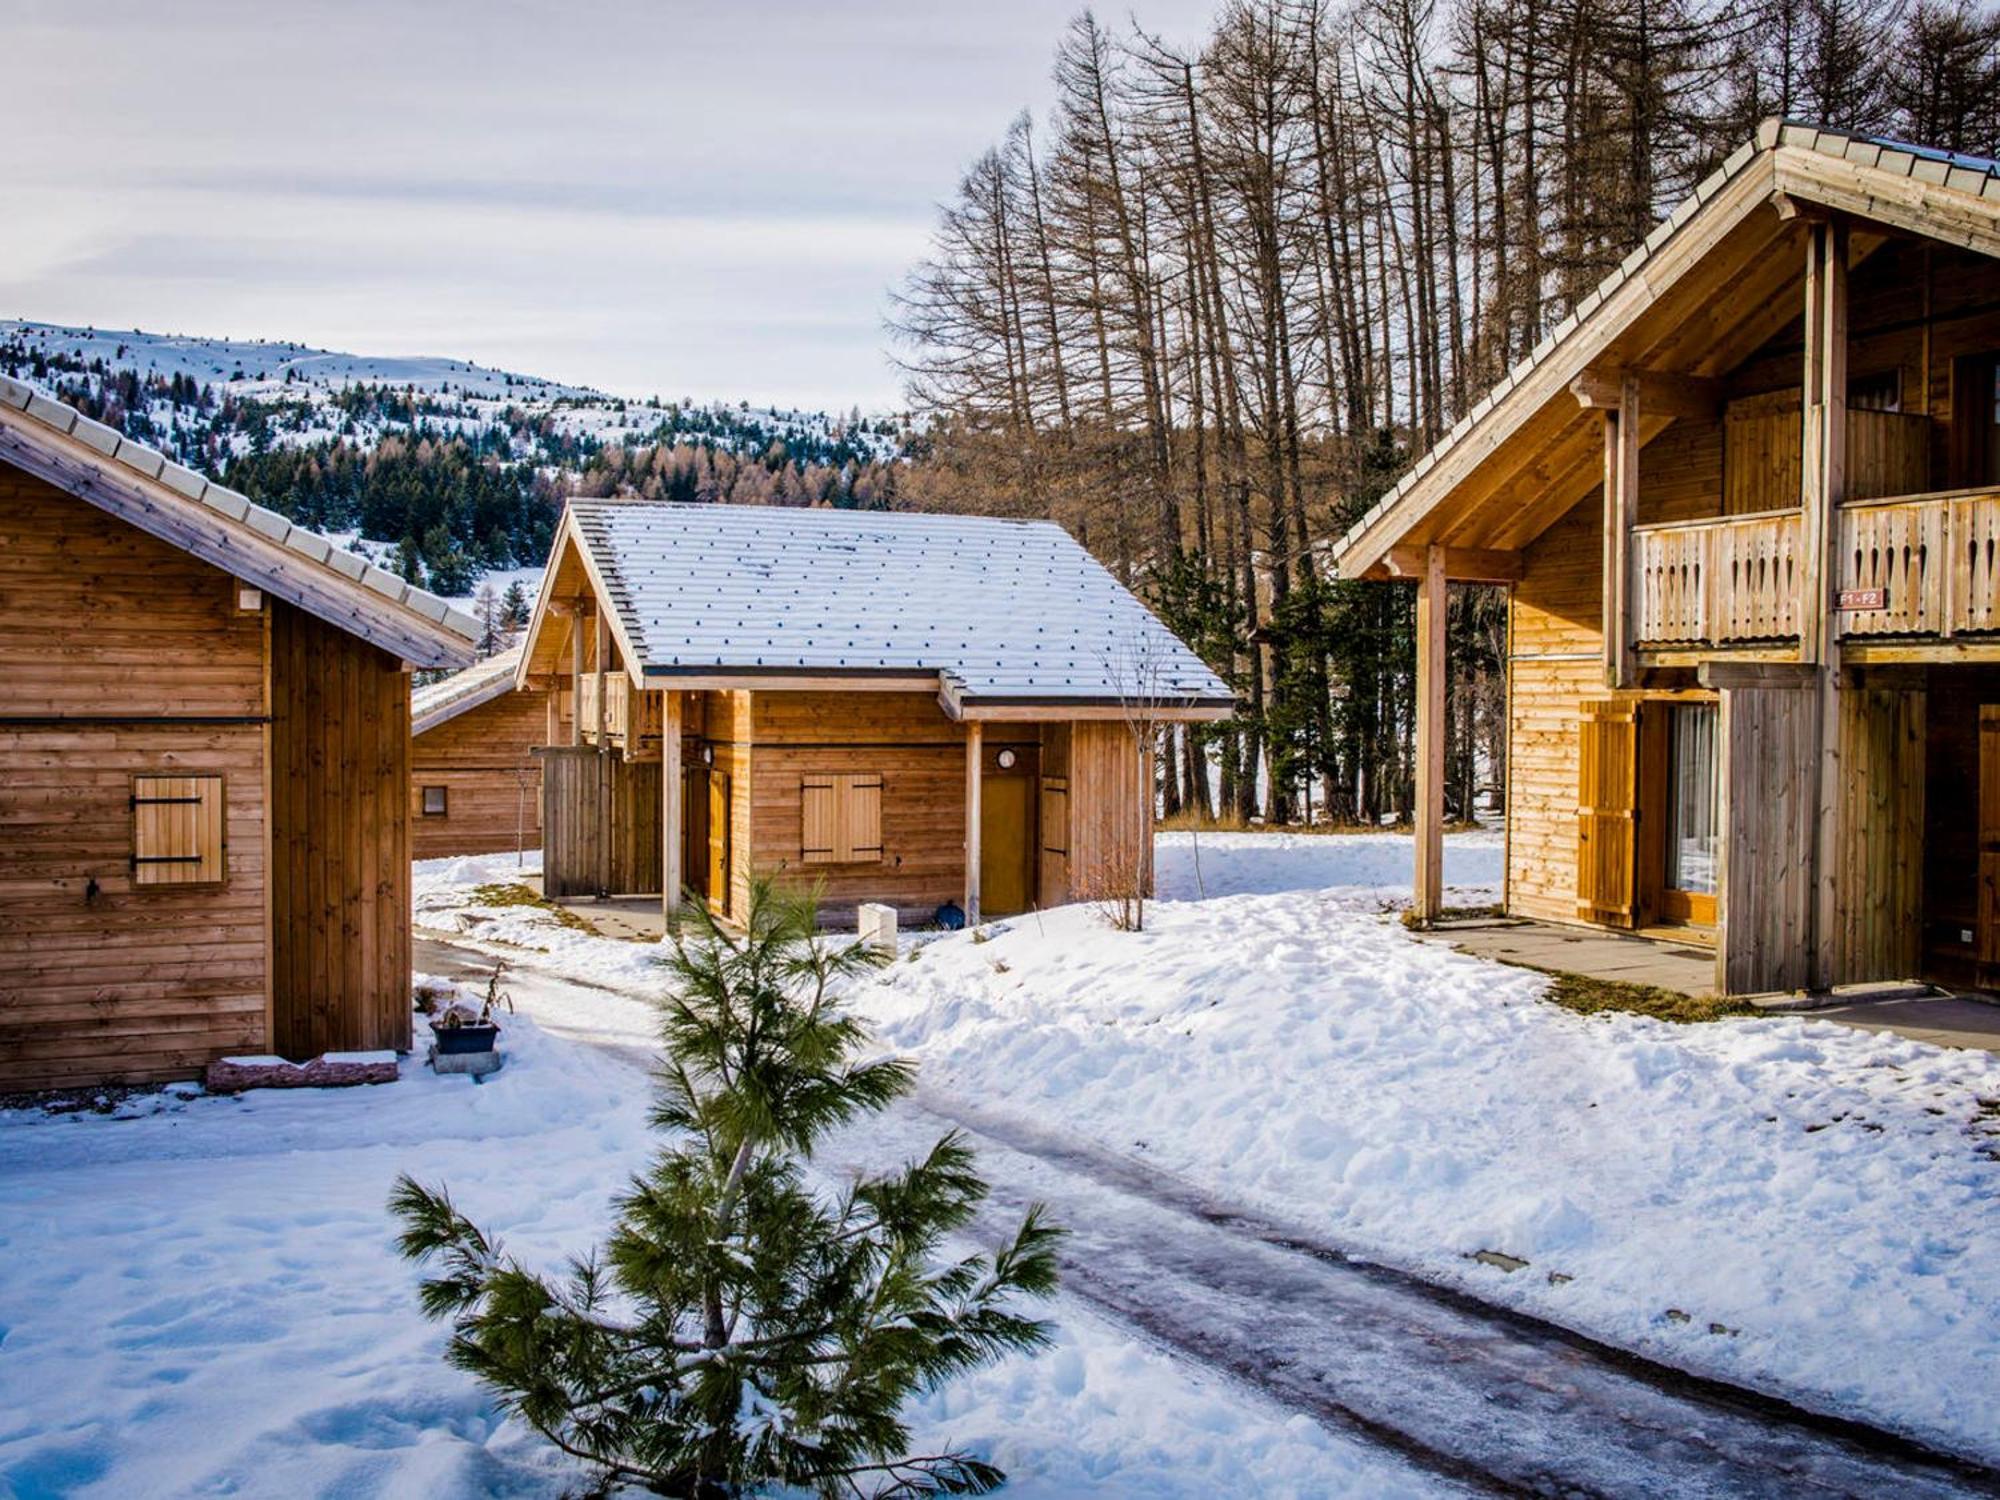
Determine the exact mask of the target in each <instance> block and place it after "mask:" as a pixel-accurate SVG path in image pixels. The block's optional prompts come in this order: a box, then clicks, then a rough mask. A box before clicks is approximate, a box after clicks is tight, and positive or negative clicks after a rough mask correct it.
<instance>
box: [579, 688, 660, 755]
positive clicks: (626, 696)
mask: <svg viewBox="0 0 2000 1500" xmlns="http://www.w3.org/2000/svg"><path fill="white" fill-rule="evenodd" d="M576 685H577V695H576V707H577V723H578V726H579V728H580V730H581V734H580V736H579V737H580V739H581V741H582V743H584V744H586V745H594V744H596V743H597V674H596V673H595V672H585V673H584V674H583V675H582V676H581V677H579V678H578V679H577V683H576ZM604 738H605V741H606V743H608V744H611V745H615V746H617V747H618V748H619V749H620V750H621V751H623V752H624V756H625V759H627V760H642V759H643V760H650V759H652V758H653V757H654V756H655V755H657V754H658V753H659V748H660V695H659V694H658V693H639V692H634V691H633V690H632V679H631V678H629V677H627V676H626V675H625V674H624V673H623V672H607V673H605V674H604Z"/></svg>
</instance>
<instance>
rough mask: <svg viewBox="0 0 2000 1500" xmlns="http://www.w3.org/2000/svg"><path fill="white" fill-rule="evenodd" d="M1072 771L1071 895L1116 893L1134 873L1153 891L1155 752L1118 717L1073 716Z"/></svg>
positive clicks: (1089, 897) (1084, 897) (1072, 897)
mask: <svg viewBox="0 0 2000 1500" xmlns="http://www.w3.org/2000/svg"><path fill="white" fill-rule="evenodd" d="M1067 779H1068V786H1067V793H1068V796H1067V799H1066V800H1067V801H1068V803H1069V870H1068V881H1067V884H1068V896H1069V899H1070V900H1072V901H1091V900H1096V899H1099V898H1101V897H1105V896H1112V895H1117V894H1120V893H1121V892H1123V891H1125V890H1127V889H1129V888H1130V887H1131V885H1132V882H1133V881H1134V879H1135V878H1136V879H1137V880H1138V882H1139V884H1140V888H1141V889H1142V890H1143V891H1144V892H1145V893H1147V894H1149V895H1150V894H1151V892H1152V889H1153V776H1152V758H1151V756H1150V755H1149V754H1148V753H1146V752H1145V751H1144V750H1142V749H1141V747H1140V745H1139V743H1138V741H1137V740H1136V738H1135V737H1134V735H1133V733H1132V729H1131V726H1130V725H1127V724H1124V723H1120V722H1117V721H1112V722H1088V721H1080V722H1078V723H1075V724H1071V725H1070V726H1069V775H1068V778H1067Z"/></svg>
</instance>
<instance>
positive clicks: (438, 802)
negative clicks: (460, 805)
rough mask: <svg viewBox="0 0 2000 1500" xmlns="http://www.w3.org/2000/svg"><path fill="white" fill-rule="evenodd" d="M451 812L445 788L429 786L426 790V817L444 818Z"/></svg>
mask: <svg viewBox="0 0 2000 1500" xmlns="http://www.w3.org/2000/svg"><path fill="white" fill-rule="evenodd" d="M449 811H450V804H449V802H448V800H447V798H446V796H445V789H444V788H443V787H441V786H427V787H425V788H424V816H425V817H427V818H442V817H444V816H446V815H447V814H448V813H449Z"/></svg>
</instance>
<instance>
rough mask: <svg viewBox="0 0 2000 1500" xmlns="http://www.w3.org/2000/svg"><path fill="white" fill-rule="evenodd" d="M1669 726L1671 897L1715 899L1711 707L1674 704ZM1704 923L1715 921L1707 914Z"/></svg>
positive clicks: (1715, 787) (1713, 717)
mask: <svg viewBox="0 0 2000 1500" xmlns="http://www.w3.org/2000/svg"><path fill="white" fill-rule="evenodd" d="M1671 712H1672V715H1673V717H1672V718H1671V719H1670V720H1669V721H1668V726H1669V727H1668V742H1667V743H1668V750H1667V758H1668V770H1667V787H1668V792H1667V869H1666V887H1667V889H1668V890H1669V891H1684V892H1687V893H1688V894H1689V895H1695V896H1707V897H1710V898H1713V897H1714V895H1715V864H1716V854H1717V852H1718V842H1719V841H1718V839H1717V836H1716V824H1717V820H1718V806H1717V804H1718V797H1717V791H1718V783H1717V778H1716V774H1715V726H1716V714H1715V705H1714V704H1713V703H1677V704H1675V705H1674V706H1673V708H1672V710H1671ZM1707 920H1710V921H1712V920H1714V918H1713V914H1712V913H1711V914H1710V915H1709V916H1708V918H1707Z"/></svg>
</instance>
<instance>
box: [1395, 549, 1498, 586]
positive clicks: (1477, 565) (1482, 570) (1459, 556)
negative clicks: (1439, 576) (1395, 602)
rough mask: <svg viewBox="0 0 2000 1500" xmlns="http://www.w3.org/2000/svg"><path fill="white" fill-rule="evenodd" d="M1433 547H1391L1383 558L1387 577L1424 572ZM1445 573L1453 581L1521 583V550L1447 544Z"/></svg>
mask: <svg viewBox="0 0 2000 1500" xmlns="http://www.w3.org/2000/svg"><path fill="white" fill-rule="evenodd" d="M1432 550H1433V549H1431V548H1428V547H1417V546H1410V545H1399V546H1395V547H1391V548H1390V549H1389V554H1388V556H1387V557H1385V558H1383V560H1382V568H1383V573H1382V576H1383V577H1385V578H1416V579H1421V578H1422V577H1423V576H1424V569H1425V568H1427V567H1429V566H1430V553H1431V551H1432ZM1441 550H1442V551H1443V553H1444V576H1445V577H1446V578H1448V579H1450V580H1451V581H1452V582H1453V583H1519V582H1520V581H1521V554H1520V553H1518V552H1500V551H1495V550H1493V549H1490V548H1484V547H1445V548H1443V549H1441Z"/></svg>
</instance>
